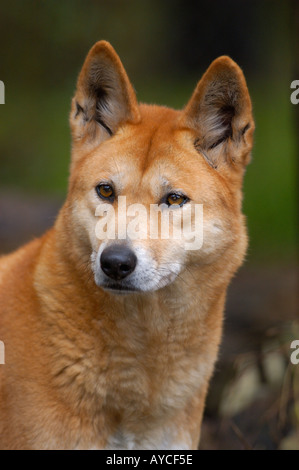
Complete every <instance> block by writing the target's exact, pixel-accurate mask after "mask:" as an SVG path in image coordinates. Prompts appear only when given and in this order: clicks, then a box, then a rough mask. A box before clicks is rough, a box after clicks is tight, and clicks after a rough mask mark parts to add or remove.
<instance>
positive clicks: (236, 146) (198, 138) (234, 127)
mask: <svg viewBox="0 0 299 470" xmlns="http://www.w3.org/2000/svg"><path fill="white" fill-rule="evenodd" d="M183 116H184V121H185V124H187V126H188V127H190V128H192V129H193V130H194V135H195V140H194V145H195V147H196V149H197V150H198V151H199V152H200V153H201V154H202V155H203V156H204V157H205V158H206V160H207V162H208V163H209V164H210V165H211V166H213V167H215V168H220V167H221V166H223V165H227V164H235V165H241V166H243V165H245V164H247V163H248V161H249V158H250V150H251V148H252V137H253V131H254V122H253V118H252V108H251V101H250V97H249V93H248V89H247V85H246V81H245V78H244V75H243V73H242V70H241V69H240V67H239V66H238V65H237V64H236V63H235V62H234V61H233V60H232V59H230V58H229V57H227V56H222V57H219V58H218V59H216V60H215V61H214V62H212V64H211V65H210V67H209V68H208V70H207V71H206V73H205V74H204V75H203V77H202V79H201V80H200V81H199V83H198V85H197V87H196V88H195V91H194V93H193V95H192V97H191V99H190V101H189V103H188V104H187V106H186V108H185V110H184V113H183Z"/></svg>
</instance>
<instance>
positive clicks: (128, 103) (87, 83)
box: [70, 41, 140, 145]
mask: <svg viewBox="0 0 299 470" xmlns="http://www.w3.org/2000/svg"><path fill="white" fill-rule="evenodd" d="M139 119H140V117H139V111H138V104H137V99H136V95H135V92H134V90H133V87H132V85H131V83H130V80H129V78H128V76H127V74H126V71H125V69H124V67H123V65H122V63H121V61H120V59H119V57H118V55H117V54H116V52H115V50H114V49H113V47H112V46H111V45H110V44H109V43H108V42H106V41H99V42H97V43H96V44H95V45H94V46H93V47H92V48H91V50H90V51H89V53H88V55H87V57H86V59H85V62H84V65H83V67H82V70H81V72H80V75H79V78H78V82H77V90H76V94H75V96H74V98H73V101H72V110H71V115H70V124H71V129H72V136H73V140H74V142H78V141H80V142H84V143H87V144H89V145H98V144H99V143H100V142H102V141H104V140H106V139H107V138H109V137H110V136H112V135H113V134H115V132H116V131H117V129H118V128H119V126H120V125H121V124H122V123H124V122H132V123H135V122H138V121H139Z"/></svg>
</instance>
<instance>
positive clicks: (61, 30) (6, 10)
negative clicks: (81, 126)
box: [0, 0, 299, 262]
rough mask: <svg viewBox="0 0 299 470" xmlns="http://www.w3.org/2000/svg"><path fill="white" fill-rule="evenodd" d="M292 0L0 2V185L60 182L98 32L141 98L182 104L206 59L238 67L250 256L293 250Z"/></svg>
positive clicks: (36, 189) (42, 190)
mask: <svg viewBox="0 0 299 470" xmlns="http://www.w3.org/2000/svg"><path fill="white" fill-rule="evenodd" d="M295 3H296V2H292V1H271V2H270V1H250V2H249V1H244V2H242V6H241V5H240V2H239V1H236V0H234V1H233V0H226V1H225V2H223V1H215V0H214V1H209V2H199V1H198V2H196V1H192V2H191V1H189V0H184V1H183V0H163V1H161V0H159V1H158V0H128V1H121V0H110V1H103V0H102V1H92V0H89V1H86V0H84V1H83V0H64V1H63V2H59V1H51V2H46V1H37V0H26V1H20V0H19V1H14V2H5V3H3V2H2V5H1V14H0V56H1V63H0V79H1V80H2V81H4V83H5V86H6V90H5V91H6V92H5V98H6V104H5V105H2V106H0V123H1V124H0V187H1V188H2V190H3V189H6V188H10V189H14V190H15V189H17V190H24V191H26V192H30V193H31V194H56V195H61V196H63V195H64V194H65V192H66V187H67V177H68V165H69V154H70V138H69V127H68V113H69V108H70V99H71V96H72V94H73V92H74V87H75V83H76V78H77V75H78V72H79V70H80V67H81V65H82V63H83V60H84V57H85V55H86V53H87V51H88V50H89V48H90V47H91V46H92V45H93V43H94V42H96V41H97V40H99V39H106V40H108V41H110V42H111V43H112V45H113V46H114V47H115V49H116V50H117V52H118V53H119V55H120V57H121V59H122V61H123V63H124V65H125V68H126V70H127V72H128V74H129V76H130V78H131V80H132V82H133V84H134V87H135V89H136V91H137V97H138V99H139V100H140V101H148V102H156V103H158V104H165V105H169V106H172V107H175V108H180V107H182V106H184V104H185V103H186V102H187V100H188V99H189V97H190V95H191V93H192V91H193V88H194V87H195V84H196V82H197V81H198V80H199V78H200V76H201V74H202V73H203V72H204V70H205V69H206V68H207V66H208V65H209V63H210V62H211V61H212V60H213V59H215V58H216V57H217V56H219V55H221V54H228V55H230V56H231V57H232V58H233V59H234V60H235V61H237V62H238V63H239V65H240V66H241V67H242V68H243V70H244V73H245V76H246V78H247V81H248V85H249V89H250V93H251V96H252V101H253V107H254V115H255V119H256V135H255V146H254V150H253V159H252V163H251V165H250V166H249V167H248V171H247V174H246V178H245V199H244V212H245V214H246V215H247V216H248V225H249V232H250V240H251V242H250V249H249V255H248V260H249V261H252V262H255V261H256V262H260V261H263V260H267V261H269V260H271V259H275V260H277V258H279V259H281V261H283V260H286V261H287V260H290V259H292V258H293V257H294V255H295V250H296V166H295V161H296V156H297V154H298V148H297V134H298V129H297V128H296V126H295V112H296V111H295V109H294V108H295V106H294V105H292V104H291V102H290V93H291V90H290V83H291V81H292V80H294V79H299V76H295V75H294V73H295V63H294V61H293V59H294V57H295V55H296V54H295V44H294V42H295V37H294V22H293V21H292V20H293V16H294V10H295V8H296V5H295Z"/></svg>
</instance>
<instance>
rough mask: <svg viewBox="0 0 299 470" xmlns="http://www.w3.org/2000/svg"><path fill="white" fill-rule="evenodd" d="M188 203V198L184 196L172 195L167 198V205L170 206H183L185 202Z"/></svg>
mask: <svg viewBox="0 0 299 470" xmlns="http://www.w3.org/2000/svg"><path fill="white" fill-rule="evenodd" d="M187 201H188V198H187V197H186V196H182V194H176V193H171V194H169V195H168V196H167V198H166V203H167V205H168V206H182V205H183V204H185V202H187Z"/></svg>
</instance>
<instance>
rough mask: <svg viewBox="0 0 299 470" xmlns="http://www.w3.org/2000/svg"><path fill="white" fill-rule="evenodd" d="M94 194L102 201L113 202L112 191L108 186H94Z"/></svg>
mask: <svg viewBox="0 0 299 470" xmlns="http://www.w3.org/2000/svg"><path fill="white" fill-rule="evenodd" d="M96 192H97V194H98V196H100V198H102V199H108V200H109V201H110V202H112V201H113V200H114V189H113V188H112V186H110V184H104V183H102V184H98V186H96Z"/></svg>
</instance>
